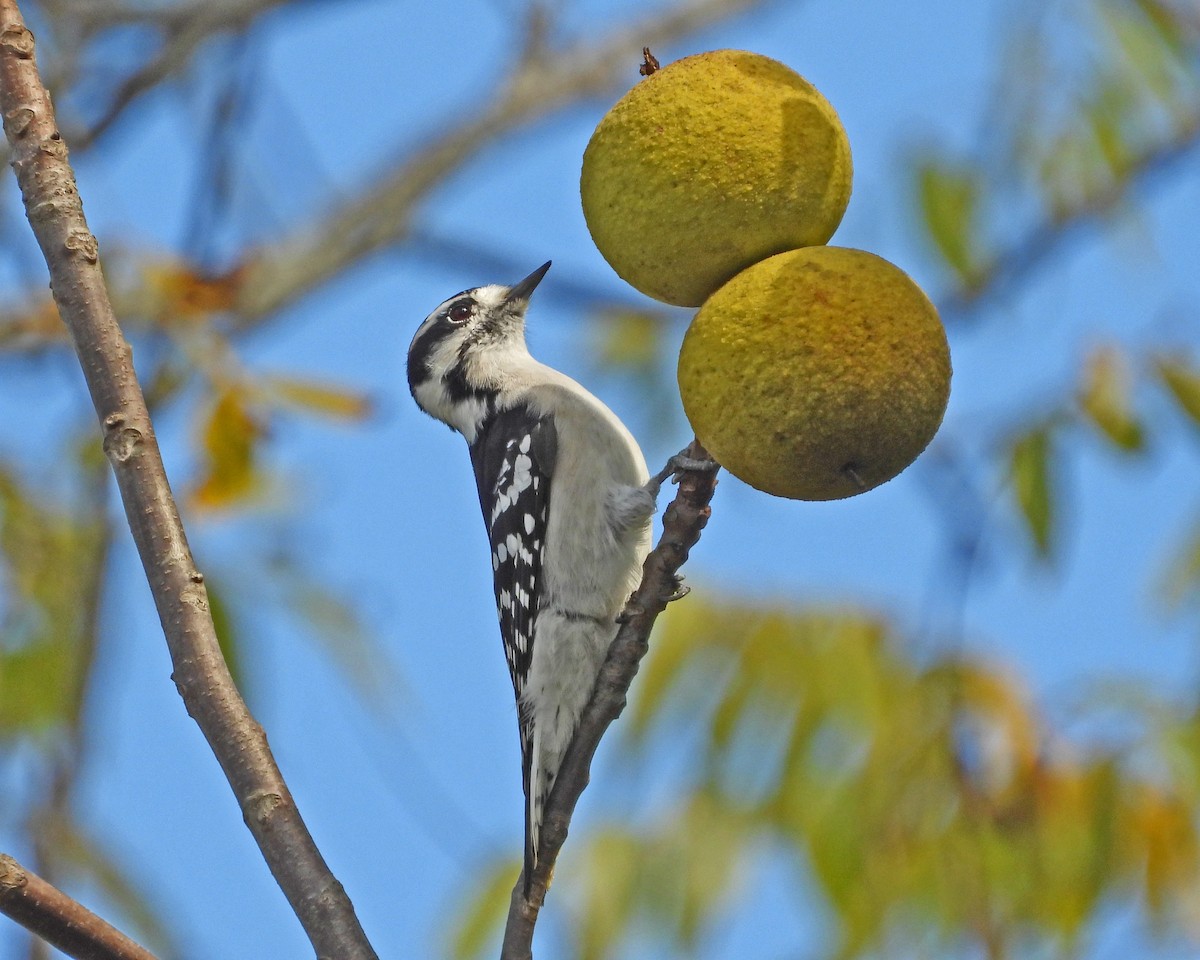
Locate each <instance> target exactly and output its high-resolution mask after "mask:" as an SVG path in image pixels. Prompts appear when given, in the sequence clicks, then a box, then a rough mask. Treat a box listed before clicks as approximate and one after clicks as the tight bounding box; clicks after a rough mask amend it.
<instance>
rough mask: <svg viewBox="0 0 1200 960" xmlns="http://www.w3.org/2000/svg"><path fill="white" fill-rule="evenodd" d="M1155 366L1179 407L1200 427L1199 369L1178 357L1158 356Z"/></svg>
mask: <svg viewBox="0 0 1200 960" xmlns="http://www.w3.org/2000/svg"><path fill="white" fill-rule="evenodd" d="M1156 366H1157V368H1158V375H1159V377H1160V378H1162V382H1163V383H1164V384H1165V385H1166V387H1167V389H1168V390H1169V391H1170V392H1171V396H1172V397H1174V398H1175V402H1176V404H1178V405H1179V409H1180V410H1182V411H1183V412H1184V414H1186V415H1187V416H1188V417H1189V418H1190V419H1191V421H1192V423H1194V424H1195V425H1196V426H1198V427H1200V370H1196V369H1195V368H1194V367H1192V366H1191V365H1190V364H1188V363H1187V362H1186V361H1185V360H1183V359H1181V358H1179V357H1159V358H1158V360H1157V362H1156Z"/></svg>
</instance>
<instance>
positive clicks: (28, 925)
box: [0, 853, 155, 960]
mask: <svg viewBox="0 0 1200 960" xmlns="http://www.w3.org/2000/svg"><path fill="white" fill-rule="evenodd" d="M0 913H3V914H4V915H5V916H7V917H9V918H10V919H12V920H14V921H16V922H17V923H19V924H20V925H21V926H23V927H24V928H25V929H26V930H28V931H29V932H30V933H33V934H35V935H37V936H38V937H41V938H42V939H43V940H45V941H46V942H47V943H49V944H50V945H51V946H53V947H55V948H57V949H58V950H61V951H62V952H63V953H65V954H66V955H67V956H69V957H76V958H78V960H155V958H154V955H153V954H152V953H150V951H149V950H147V949H145V948H144V947H142V946H139V945H138V944H137V943H135V942H134V941H132V940H130V939H129V938H128V937H127V936H125V934H123V933H121V931H120V930H117V929H116V928H115V927H113V926H112V925H110V924H109V923H107V922H105V921H104V920H101V919H100V918H99V917H98V916H96V915H95V914H94V913H92V912H91V911H90V910H88V909H87V907H85V906H83V905H82V904H80V903H78V902H76V901H75V900H72V899H71V898H70V897H68V896H67V895H66V894H65V893H63V892H62V891H61V890H59V889H58V888H57V887H54V886H52V885H51V884H49V883H47V882H46V881H45V880H43V879H42V878H41V877H39V876H38V875H37V874H35V873H31V872H29V871H28V870H26V869H25V868H24V867H22V866H21V865H20V864H19V863H17V861H16V860H14V859H13V858H12V857H10V856H8V855H7V854H3V853H0Z"/></svg>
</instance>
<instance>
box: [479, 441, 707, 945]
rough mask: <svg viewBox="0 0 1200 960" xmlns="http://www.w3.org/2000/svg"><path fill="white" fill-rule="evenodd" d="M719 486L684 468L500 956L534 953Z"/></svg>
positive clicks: (697, 451)
mask: <svg viewBox="0 0 1200 960" xmlns="http://www.w3.org/2000/svg"><path fill="white" fill-rule="evenodd" d="M684 455H685V456H687V457H689V458H691V459H693V460H708V453H707V452H706V451H705V450H704V448H703V447H702V446H700V443H699V442H698V441H695V440H693V441H692V444H691V446H689V447H688V448H687V450H686V451H684ZM716 485H717V471H716V469H712V470H688V471H685V472H683V473H682V475H681V477H680V481H679V491H678V492H677V493H676V495H675V499H674V500H673V501H672V502H671V504H670V506H668V507H667V509H666V511H665V512H664V513H663V532H662V536H661V537H660V538H659V541H658V544H657V545H656V546H655V547H654V549H653V550H652V551H650V555H649V556H648V557H646V562H645V564H644V565H643V566H642V582H641V584H640V585H639V586H638V588H637V590H635V591H634V593H633V596H632V597H630V598H629V602H628V603H627V604H626V605H625V611H624V615H623V622H622V625H621V629H620V631H619V632H618V633H617V637H616V639H615V640H613V643H612V646H611V647H609V650H608V656H607V658H606V659H605V661H604V665H603V667H601V669H600V676H599V677H598V678H597V680H596V689H595V691H594V692H593V694H592V699H591V701H590V702H589V703H588V705H587V708H586V709H585V710H584V712H583V716H582V718H581V719H580V721H579V729H577V730H576V731H575V736H574V738H573V739H572V740H571V746H570V747H569V748H568V750H567V754H566V756H565V757H564V758H563V764H562V767H561V768H560V769H559V772H558V778H557V780H555V783H554V790H553V791H552V792H551V794H550V799H549V800H548V801H547V803H546V810H545V814H544V819H543V823H542V835H541V843H540V846H539V847H538V865H537V867H536V869H535V870H534V872H533V880H532V882H531V883H530V890H529V899H528V900H526V899H525V896H524V892H523V891H524V874H522V876H521V877H520V878H519V879H518V880H517V884H516V886H515V887H513V893H512V901H511V902H510V904H509V909H508V922H507V923H506V925H505V928H504V941H503V944H502V946H501V950H500V957H501V960H530V958H531V957H532V951H533V930H534V926H535V925H536V924H537V918H538V912H539V911H540V910H541V907H542V903H543V902H544V901H545V898H546V891H547V889H548V888H549V886H550V878H551V876H552V875H553V873H554V865H555V863H556V862H557V861H558V854H559V851H560V850H561V849H562V845H563V842H564V841H565V840H566V839H567V829H568V827H570V825H571V817H572V815H573V814H574V812H575V805H576V804H577V803H578V802H579V797H580V795H581V794H582V793H583V791H584V788H585V787H587V785H588V780H589V777H590V773H591V766H592V758H593V757H594V756H595V755H596V748H597V747H598V746H599V745H600V738H601V737H603V736H604V733H605V731H606V730H608V728H609V726H610V725H611V724H612V722H613V721H614V720H616V719H617V717H619V716H620V715H621V711H622V710H624V709H625V703H626V695H627V694H628V692H629V686H630V684H631V683H633V678H634V677H635V676H636V675H637V671H638V666H639V664H640V663H641V661H642V657H644V656H645V655H646V650H647V643H648V641H649V638H650V631H651V629H652V628H653V627H654V621H655V620H656V619H657V618H658V615H659V614H660V613H662V612H663V610H664V609H665V608H666V606H667V603H668V602H670V600H671V598H672V596H674V595H675V594H676V591H677V590H678V587H679V580H678V578H677V572H678V570H679V568H680V567H681V566H683V564H684V562H685V561H686V560H687V557H688V552H689V551H690V550H691V549H692V547H694V546H695V545H696V542H697V541H698V540H699V539H700V533H701V531H702V530H703V529H704V525H705V524H706V523H707V522H708V517H709V513H710V509H709V505H708V504H709V501H710V500H711V499H712V495H713V491H714V489H715V488H716Z"/></svg>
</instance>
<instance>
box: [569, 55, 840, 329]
mask: <svg viewBox="0 0 1200 960" xmlns="http://www.w3.org/2000/svg"><path fill="white" fill-rule="evenodd" d="M850 180H851V164H850V142H849V141H848V140H847V139H846V132H845V130H843V129H842V124H841V121H840V120H839V119H838V116H837V114H836V113H835V112H834V110H833V107H831V106H830V105H829V102H828V101H827V100H826V99H825V98H824V97H823V96H822V95H821V94H820V92H818V90H817V89H816V88H815V87H814V86H813V85H812V84H811V83H809V82H808V81H807V80H805V79H804V78H803V77H801V76H800V75H799V74H798V73H796V72H795V71H793V70H791V69H790V68H789V67H786V66H784V65H783V64H782V63H779V62H778V61H777V60H772V59H770V58H769V57H764V56H760V55H759V54H756V53H747V52H745V51H742V50H714V51H712V52H710V53H700V54H696V55H695V56H691V57H685V58H683V59H682V60H676V61H675V62H674V63H670V64H668V65H667V66H665V67H663V68H662V69H661V70H658V71H656V72H655V73H653V74H651V75H650V76H649V77H646V78H645V79H644V80H642V81H640V82H639V83H638V84H637V86H635V87H634V88H633V89H632V90H630V91H629V93H627V94H626V95H625V96H624V97H623V98H622V99H621V100H619V101H618V102H617V104H616V105H615V106H614V107H613V108H612V109H611V110H610V111H609V112H608V113H607V114H606V115H605V116H604V118H603V119H602V120H601V121H600V124H599V125H598V126H597V127H596V131H595V133H593V134H592V138H591V140H590V141H589V143H588V145H587V149H586V150H585V151H584V154H583V172H582V174H581V175H580V181H579V190H580V195H581V196H582V198H583V214H584V218H585V219H586V220H587V225H588V229H589V230H590V231H591V234H592V239H593V241H594V242H595V244H596V247H597V248H598V249H599V250H600V252H601V253H602V254H603V255H604V258H605V259H606V260H607V261H608V262H609V264H610V265H611V266H612V268H613V269H614V270H615V271H616V272H617V274H618V275H619V276H620V277H621V278H622V279H624V280H625V281H626V282H627V283H629V284H630V285H632V286H634V287H636V288H637V289H638V290H640V291H641V292H642V293H644V294H646V295H647V296H650V297H654V298H655V299H656V300H661V301H663V302H664V303H673V304H676V305H678V306H685V307H695V306H699V305H700V304H701V303H703V302H704V301H705V300H706V299H707V298H708V296H709V295H710V294H711V293H712V292H713V291H715V290H716V289H717V288H718V287H720V286H721V284H723V283H725V281H727V280H729V279H730V278H731V277H733V276H734V275H735V274H736V273H738V272H739V271H741V270H744V269H745V268H746V267H748V266H750V264H752V263H757V262H758V261H759V260H762V259H764V258H765V257H769V256H771V255H772V254H775V253H781V252H782V251H784V250H791V249H793V248H795V247H804V246H809V245H812V244H820V243H824V242H825V241H827V240H828V239H829V238H830V237H831V236H833V231H834V230H836V229H837V226H838V224H839V223H840V222H841V219H842V214H843V213H845V211H846V204H847V203H848V202H849V199H850Z"/></svg>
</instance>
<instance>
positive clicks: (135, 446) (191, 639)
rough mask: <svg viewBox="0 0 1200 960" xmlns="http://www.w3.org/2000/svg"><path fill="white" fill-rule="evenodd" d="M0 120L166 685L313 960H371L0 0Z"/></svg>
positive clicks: (10, 4) (12, 10)
mask: <svg viewBox="0 0 1200 960" xmlns="http://www.w3.org/2000/svg"><path fill="white" fill-rule="evenodd" d="M0 114H2V115H3V118H4V131H5V134H6V135H7V137H8V140H9V144H10V146H11V149H12V158H13V159H12V164H13V168H14V170H15V171H16V175H17V182H18V184H19V185H20V188H21V196H22V200H23V201H24V204H25V209H26V214H27V216H28V218H29V223H30V226H31V227H32V229H33V232H34V235H35V236H36V238H37V241H38V245H39V246H40V247H41V250H42V253H43V255H44V257H45V259H46V265H47V267H48V268H49V271H50V283H51V289H52V291H53V294H54V299H55V302H56V303H57V305H58V311H59V314H60V315H61V317H62V319H63V321H64V322H65V323H66V325H67V327H68V328H69V330H70V333H71V338H72V341H73V343H74V345H75V350H76V353H77V354H78V356H79V361H80V364H81V366H82V368H83V373H84V377H85V379H86V381H87V385H88V390H89V392H90V394H91V396H92V401H93V403H94V405H95V408H96V413H97V415H98V417H99V419H100V423H101V425H102V428H103V433H104V451H105V453H106V454H107V456H108V459H109V462H110V463H111V465H112V468H113V472H114V474H115V475H116V479H117V485H118V488H119V489H120V492H121V497H122V500H123V502H124V505H125V513H126V516H127V518H128V520H129V527H130V530H131V532H132V534H133V538H134V541H135V543H136V544H137V548H138V553H139V555H140V556H141V559H142V564H143V566H144V567H145V570H146V576H147V579H148V581H149V584H150V589H151V592H152V594H153V596H154V601H155V605H156V606H157V608H158V614H159V619H160V620H161V622H162V626H163V632H164V634H165V635H166V640H167V645H168V647H169V649H170V653H171V659H172V663H173V665H174V673H173V679H174V681H175V684H176V686H177V687H178V689H179V692H180V694H181V696H182V697H183V700H184V704H185V706H186V707H187V710H188V713H189V714H190V715H191V716H192V717H193V718H194V719H195V720H196V722H197V724H198V725H199V726H200V729H201V730H202V732H203V733H204V735H205V737H206V739H207V740H208V742H209V745H210V746H211V748H212V750H213V752H214V753H215V754H216V756H217V759H218V760H219V762H220V763H221V767H222V769H223V770H224V771H225V775H226V777H227V778H228V779H229V783H230V786H231V787H232V788H233V791H234V794H235V796H236V797H237V799H238V802H239V804H240V805H241V808H242V813H243V816H244V818H245V820H246V823H247V825H248V826H249V828H250V830H251V832H252V833H253V834H254V837H255V840H256V841H257V842H258V845H259V848H260V849H261V850H262V853H263V856H264V858H265V859H266V861H267V864H268V866H269V867H270V869H271V872H272V873H273V874H274V876H275V878H276V880H277V881H278V883H279V885H280V887H281V888H282V889H283V891H284V894H285V895H286V896H287V898H288V901H289V902H290V903H291V906H292V909H293V910H294V911H295V912H296V915H297V916H298V917H299V919H300V922H301V924H302V925H303V927H304V929H305V931H306V933H307V934H308V936H309V939H310V940H311V941H312V944H313V947H314V948H315V949H316V952H317V955H318V956H321V957H337V958H338V960H342V958H347V960H355V958H362V960H367V958H371V960H373V958H374V957H375V952H374V950H373V949H372V948H371V946H370V944H369V943H368V941H367V939H366V936H365V934H364V933H363V931H362V928H361V926H360V925H359V923H358V919H357V918H356V917H355V915H354V908H353V906H352V905H351V903H350V900H349V898H348V897H347V896H346V895H345V892H344V891H343V890H342V887H341V884H339V883H338V881H337V880H336V878H335V877H334V876H333V875H332V873H330V871H329V868H328V866H326V864H325V861H324V859H323V858H322V856H321V854H320V851H318V850H317V847H316V844H315V843H314V842H313V840H312V837H311V836H310V835H309V833H308V830H307V828H306V827H305V825H304V822H303V820H302V819H301V817H300V814H299V811H298V810H297V809H296V806H295V803H294V801H293V800H292V797H291V793H290V791H289V790H288V788H287V785H286V783H285V782H284V780H283V776H282V774H281V773H280V772H279V768H278V767H277V765H276V763H275V760H274V757H273V756H272V755H271V751H270V748H269V746H268V745H267V740H266V735H265V734H264V733H263V730H262V728H261V727H260V726H259V725H258V723H257V722H256V721H255V720H254V718H253V717H252V716H251V715H250V712H249V710H248V709H247V708H246V705H245V703H244V702H243V700H242V698H241V696H240V694H239V693H238V691H237V688H236V687H235V685H234V683H233V680H232V678H231V677H230V675H229V670H228V667H227V666H226V664H225V661H224V659H223V657H222V656H221V652H220V648H219V647H218V644H217V637H216V631H215V629H214V627H213V622H212V616H211V614H210V612H209V606H208V594H207V591H206V590H205V587H204V577H203V575H202V574H201V573H200V572H199V570H197V568H196V565H195V562H194V560H193V558H192V555H191V551H190V550H189V548H188V543H187V537H186V535H185V534H184V530H183V526H182V524H181V522H180V519H179V512H178V508H177V507H176V504H175V500H174V497H173V496H172V494H171V489H170V485H169V483H168V481H167V476H166V472H165V470H164V468H163V463H162V457H161V455H160V453H159V449H158V442H157V439H156V438H155V435H154V429H153V426H152V424H151V422H150V414H149V411H148V410H147V408H146V402H145V398H144V397H143V395H142V391H141V387H140V386H139V384H138V381H137V378H136V375H135V373H134V369H133V364H132V360H131V351H130V349H129V345H128V343H126V341H125V338H124V336H123V334H122V333H121V330H120V327H119V326H118V325H117V322H116V319H115V317H114V315H113V312H112V306H111V304H110V303H109V300H108V294H107V291H106V289H105V285H104V277H103V273H102V271H101V267H100V260H99V251H98V247H97V243H96V238H95V237H94V236H93V235H92V234H91V232H90V231H89V230H88V227H87V222H86V220H85V218H84V214H83V204H82V201H81V200H80V197H79V192H78V190H77V188H76V186H75V177H74V173H73V171H72V170H71V167H70V164H69V162H68V160H67V148H66V144H65V143H64V141H63V139H62V136H61V135H60V133H59V132H58V129H57V126H56V122H55V117H54V111H53V107H52V105H51V102H50V96H49V94H48V93H47V91H46V88H45V86H44V85H43V84H42V82H41V78H40V77H39V75H38V70H37V65H36V63H35V61H34V44H33V35H32V34H31V33H30V32H29V31H28V30H27V29H26V27H25V24H24V21H23V19H22V17H21V12H20V10H19V9H18V7H17V4H16V0H0Z"/></svg>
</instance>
